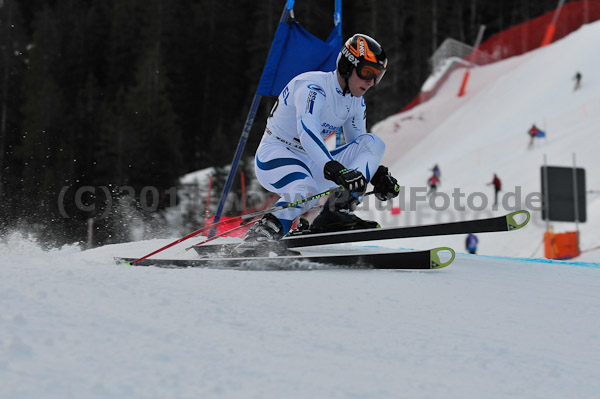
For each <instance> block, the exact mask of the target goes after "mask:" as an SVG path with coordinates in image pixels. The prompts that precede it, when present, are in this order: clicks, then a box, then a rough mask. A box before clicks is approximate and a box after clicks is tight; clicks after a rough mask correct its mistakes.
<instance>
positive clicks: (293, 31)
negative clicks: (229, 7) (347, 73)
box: [256, 19, 342, 97]
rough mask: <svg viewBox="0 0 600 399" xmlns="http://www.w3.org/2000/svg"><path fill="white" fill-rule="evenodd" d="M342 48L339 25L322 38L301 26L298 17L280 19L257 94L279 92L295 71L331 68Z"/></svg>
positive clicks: (330, 69)
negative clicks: (287, 19) (288, 21)
mask: <svg viewBox="0 0 600 399" xmlns="http://www.w3.org/2000/svg"><path fill="white" fill-rule="evenodd" d="M341 48H342V37H341V35H340V29H338V28H337V27H335V28H334V29H333V31H332V32H331V33H330V34H329V37H328V38H327V40H326V41H325V42H324V41H322V40H321V39H319V38H317V37H315V36H313V35H312V34H311V33H309V32H308V31H307V30H306V29H304V28H303V27H302V26H301V25H300V23H299V22H298V21H296V20H295V19H293V20H292V21H291V22H290V23H286V22H281V23H280V24H279V26H278V27H277V32H276V33H275V38H274V39H273V44H272V46H271V51H270V52H269V57H268V58H267V63H266V64H265V67H264V69H263V73H262V76H261V77H260V82H259V83H258V90H257V91H256V92H257V93H258V94H260V95H262V96H275V97H276V96H279V93H281V91H282V90H283V88H284V87H285V85H287V84H288V82H289V81H290V80H292V79H293V78H294V77H295V76H296V75H299V74H301V73H303V72H308V71H325V72H327V71H333V70H335V63H336V60H337V56H338V54H339V52H340V49H341Z"/></svg>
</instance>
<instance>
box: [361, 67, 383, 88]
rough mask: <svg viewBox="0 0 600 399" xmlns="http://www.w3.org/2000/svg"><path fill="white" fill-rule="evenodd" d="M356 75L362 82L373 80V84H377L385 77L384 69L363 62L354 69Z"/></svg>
mask: <svg viewBox="0 0 600 399" xmlns="http://www.w3.org/2000/svg"><path fill="white" fill-rule="evenodd" d="M356 74H357V75H358V77H359V78H361V79H362V80H367V81H368V80H371V79H375V84H377V83H379V81H380V80H381V78H383V75H385V68H382V67H380V66H379V65H377V64H367V63H365V62H361V63H360V64H358V66H357V67H356Z"/></svg>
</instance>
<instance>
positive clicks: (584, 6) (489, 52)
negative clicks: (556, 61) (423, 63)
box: [401, 0, 600, 112]
mask: <svg viewBox="0 0 600 399" xmlns="http://www.w3.org/2000/svg"><path fill="white" fill-rule="evenodd" d="M556 11H557V10H552V11H549V12H547V13H545V14H544V15H541V16H539V17H537V18H534V19H531V20H529V21H527V22H524V23H522V24H519V25H515V26H513V27H510V28H508V29H506V30H504V31H502V32H500V33H497V34H495V35H493V36H491V37H490V38H489V39H488V40H486V41H485V42H483V43H482V44H481V45H480V46H479V47H477V48H476V49H475V50H474V51H473V52H472V53H471V54H469V55H468V56H467V57H465V60H466V61H469V62H472V63H474V64H476V65H486V64H490V63H492V62H496V61H499V60H503V59H506V58H510V57H514V56H516V55H520V54H523V53H526V52H528V51H531V50H534V49H536V48H539V47H542V46H544V45H547V44H548V43H551V42H554V41H557V40H559V39H562V38H563V37H565V36H567V35H568V34H570V33H571V32H574V31H575V30H577V29H579V28H580V27H581V26H582V25H584V24H587V23H590V22H594V21H597V20H600V0H581V1H572V2H569V3H567V4H565V5H563V6H562V8H561V9H560V10H559V13H558V18H557V19H556V21H553V19H554V16H555V12H556ZM553 22H554V23H553ZM590 51H591V50H590ZM457 68H464V66H463V65H456V66H455V67H454V68H452V69H451V70H450V71H448V72H447V73H446V74H445V75H444V76H443V77H442V78H441V79H440V80H439V81H438V82H437V84H436V85H435V87H434V88H433V89H432V90H430V91H427V92H421V93H420V94H419V95H418V96H417V97H416V98H415V99H413V100H412V101H411V102H410V103H409V104H408V105H406V106H405V107H404V108H403V109H402V111H401V112H404V111H408V110H409V109H411V108H413V107H415V106H417V105H419V104H422V103H424V102H426V101H427V100H429V99H431V98H432V97H433V96H435V94H436V93H437V91H438V90H439V88H440V87H441V86H442V85H443V84H444V82H445V81H446V79H447V77H448V76H449V75H450V73H451V72H452V71H453V70H455V69H457ZM463 84H465V82H463ZM461 91H462V92H463V94H464V88H463V89H462V90H461Z"/></svg>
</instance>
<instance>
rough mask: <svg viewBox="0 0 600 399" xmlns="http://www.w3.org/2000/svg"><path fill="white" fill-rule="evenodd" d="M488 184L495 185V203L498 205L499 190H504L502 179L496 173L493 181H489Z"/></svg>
mask: <svg viewBox="0 0 600 399" xmlns="http://www.w3.org/2000/svg"><path fill="white" fill-rule="evenodd" d="M487 185H488V186H490V185H493V186H494V205H498V192H499V191H500V190H502V182H501V181H500V179H499V178H498V176H497V175H496V174H495V173H494V179H493V180H492V181H491V183H488V184H487Z"/></svg>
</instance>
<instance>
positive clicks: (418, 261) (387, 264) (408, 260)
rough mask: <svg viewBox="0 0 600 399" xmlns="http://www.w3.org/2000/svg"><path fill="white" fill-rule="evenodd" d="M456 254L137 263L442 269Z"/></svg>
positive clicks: (435, 252) (360, 254)
mask: <svg viewBox="0 0 600 399" xmlns="http://www.w3.org/2000/svg"><path fill="white" fill-rule="evenodd" d="M440 252H441V253H442V257H447V256H444V255H443V252H449V253H450V258H449V259H448V260H445V261H442V260H441V259H440ZM454 257H455V253H454V251H453V250H452V249H451V248H435V249H430V250H425V251H407V252H398V251H396V250H392V252H369V251H365V252H354V253H346V254H332V253H312V254H306V255H302V254H298V255H283V256H273V257H269V256H249V257H205V258H198V259H152V258H148V259H143V260H141V261H139V262H137V263H135V264H134V266H159V267H173V268H182V267H208V268H241V269H250V270H251V269H259V270H265V269H267V270H268V269H271V270H272V269H275V270H296V269H298V268H301V269H302V268H304V269H305V268H310V266H307V265H306V264H304V263H302V264H301V265H297V263H298V262H306V261H308V262H310V263H318V264H324V265H327V266H330V265H331V266H337V267H349V268H363V269H407V270H414V269H441V268H442V267H446V266H448V265H450V264H451V263H452V261H454ZM135 260H136V258H115V261H116V262H117V264H123V265H129V264H131V262H133V261H135Z"/></svg>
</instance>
